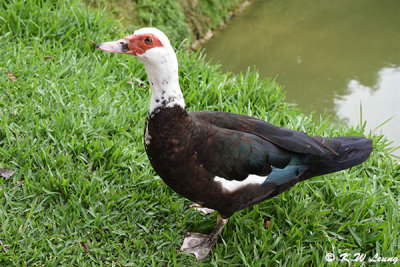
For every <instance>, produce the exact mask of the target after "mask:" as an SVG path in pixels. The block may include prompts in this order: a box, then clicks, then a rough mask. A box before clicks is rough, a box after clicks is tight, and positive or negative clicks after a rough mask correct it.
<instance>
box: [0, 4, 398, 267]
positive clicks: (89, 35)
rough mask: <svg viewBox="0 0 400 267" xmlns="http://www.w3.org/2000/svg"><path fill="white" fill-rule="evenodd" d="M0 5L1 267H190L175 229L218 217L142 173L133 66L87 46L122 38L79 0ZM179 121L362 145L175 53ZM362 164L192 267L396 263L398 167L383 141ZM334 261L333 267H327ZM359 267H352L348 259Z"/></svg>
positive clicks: (349, 131)
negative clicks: (252, 123)
mask: <svg viewBox="0 0 400 267" xmlns="http://www.w3.org/2000/svg"><path fill="white" fill-rule="evenodd" d="M9 2H11V3H5V2H3V3H2V4H0V21H1V24H0V33H1V34H0V40H1V43H2V45H1V46H0V64H1V65H0V88H1V89H0V169H2V168H6V169H9V170H13V171H15V174H14V175H13V176H11V177H10V178H0V193H1V198H0V227H1V231H0V241H1V243H0V265H1V266H12V265H16V266H25V265H26V266H41V265H44V266H71V265H73V266H90V265H91V266H99V265H107V266H109V265H114V266H149V265H153V266H160V265H168V266H170V265H189V266H190V265H194V264H195V259H194V257H193V256H190V255H185V254H179V253H178V252H177V251H178V249H179V247H180V244H181V242H182V241H183V237H184V233H185V232H186V231H193V232H194V231H198V232H203V233H207V232H209V231H210V230H211V229H212V227H213V225H214V224H215V219H216V215H215V214H213V215H210V216H208V217H204V216H203V215H201V214H199V213H197V212H195V211H193V210H190V209H188V206H189V204H190V202H188V201H187V200H185V199H184V198H182V197H180V196H178V195H177V194H176V193H174V192H173V191H172V190H171V189H169V188H168V187H167V186H164V184H163V182H162V180H160V179H159V178H157V176H156V174H155V173H154V171H153V170H152V168H151V166H150V164H149V162H148V160H147V156H146V155H145V152H144V148H143V125H144V120H145V117H146V114H147V110H148V104H149V89H148V84H147V80H146V74H145V72H144V68H143V66H142V65H140V64H139V63H138V62H137V61H135V60H134V58H132V57H128V56H125V55H113V54H106V53H102V52H99V51H96V50H95V49H94V44H93V42H102V41H105V40H114V39H116V38H120V37H121V36H124V34H125V32H124V29H123V27H122V26H121V25H120V24H118V23H116V22H113V21H110V20H108V19H106V18H107V16H106V15H105V14H103V13H102V12H100V11H96V10H92V9H88V8H86V7H85V5H84V4H82V3H80V2H76V1H65V3H61V2H60V1H54V2H51V1H39V0H34V1H26V2H25V1H22V0H16V1H9ZM178 57H179V61H180V79H181V84H182V88H184V96H185V99H186V103H187V106H188V109H189V110H201V109H210V110H221V111H230V112H236V113H243V114H249V115H253V116H256V117H259V118H261V119H265V120H268V121H269V122H271V123H273V124H277V125H280V126H284V127H287V128H292V129H296V130H302V131H306V132H308V133H310V134H311V135H323V136H339V135H363V129H362V127H357V128H348V127H346V126H343V125H340V124H337V123H336V124H332V122H331V121H330V120H328V119H327V118H322V119H321V122H318V123H316V122H315V118H313V117H311V116H307V115H304V114H303V113H302V112H301V111H299V110H298V109H296V107H294V106H292V105H289V104H287V103H286V102H285V99H284V96H283V95H282V93H281V92H280V87H279V85H277V84H276V83H275V82H274V81H272V80H260V79H258V76H257V73H255V72H248V73H246V74H242V75H231V74H226V73H221V72H220V71H219V70H218V67H217V66H213V65H210V64H208V63H207V62H206V61H205V60H204V58H203V56H202V55H201V54H200V53H190V52H188V51H186V50H183V49H180V50H179V51H178ZM371 138H373V140H374V146H375V150H374V152H373V154H372V156H371V158H370V159H369V160H368V161H367V162H366V163H365V164H363V165H362V166H358V167H355V168H352V169H351V170H346V171H343V172H340V173H336V174H332V175H326V176H322V177H318V178H315V179H312V180H309V181H307V182H304V183H302V184H299V185H297V186H295V187H294V188H293V189H291V190H290V191H288V192H286V193H284V194H281V195H279V196H277V197H275V198H273V199H271V200H270V201H266V202H264V203H262V204H260V205H257V206H255V207H253V208H251V209H247V210H244V211H241V212H238V213H237V214H236V215H234V216H233V217H232V219H231V221H230V222H229V223H228V225H227V227H226V228H225V229H224V231H223V232H222V237H221V242H219V244H218V246H217V248H216V249H215V250H214V253H213V254H212V256H211V257H209V258H208V259H207V260H206V261H205V262H204V263H198V265H202V264H204V265H212V266H217V265H218V266H220V265H224V264H230V265H231V266H243V265H247V266H261V265H271V266H276V265H288V266H301V265H315V266H320V265H323V264H326V262H325V260H324V257H325V255H326V253H327V252H333V253H334V254H335V255H336V256H337V257H338V256H339V254H341V253H345V252H347V253H351V254H353V253H357V252H359V253H366V254H367V256H368V257H372V256H373V255H375V254H376V253H378V254H379V255H381V256H386V257H390V256H399V254H400V244H399V240H400V229H399V228H400V226H399V225H400V214H399V203H400V202H399V201H400V199H399V195H400V187H399V186H400V184H399V180H398V179H399V176H400V166H399V165H398V164H397V163H396V162H395V161H394V160H393V158H392V157H390V156H389V155H388V153H387V151H388V149H387V148H386V141H385V139H384V137H382V136H372V137H371ZM336 263H338V261H336ZM353 264H355V265H357V263H355V262H353Z"/></svg>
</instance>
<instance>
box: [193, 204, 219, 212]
mask: <svg viewBox="0 0 400 267" xmlns="http://www.w3.org/2000/svg"><path fill="white" fill-rule="evenodd" d="M189 207H191V208H192V209H195V210H198V211H201V212H202V213H204V214H205V215H208V214H210V213H213V212H214V211H215V210H213V209H209V208H205V207H203V206H201V205H199V204H197V203H193V204H192V205H190V206H189Z"/></svg>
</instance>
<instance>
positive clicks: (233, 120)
mask: <svg viewBox="0 0 400 267" xmlns="http://www.w3.org/2000/svg"><path fill="white" fill-rule="evenodd" d="M146 129H147V134H148V135H149V136H151V141H150V142H149V143H148V144H146V152H147V154H148V156H149V159H150V162H151V164H152V166H153V168H154V169H155V170H156V172H157V173H158V174H159V175H160V177H161V178H162V179H163V180H164V181H165V183H166V184H167V185H169V186H170V187H171V188H172V189H174V190H175V191H176V192H177V193H179V194H180V195H182V196H184V197H186V198H188V199H190V200H192V201H194V202H196V203H199V204H200V205H203V206H205V207H208V208H212V209H215V210H217V211H219V212H220V214H221V215H222V216H223V217H225V218H227V217H229V216H230V215H232V214H233V213H234V212H235V211H237V210H240V209H243V208H246V207H249V206H251V205H254V204H256V203H259V202H261V201H263V200H265V199H268V198H271V197H273V196H275V195H277V194H279V193H281V192H283V191H285V190H287V189H289V188H290V187H292V186H293V185H295V184H296V183H297V182H299V181H303V180H305V179H308V178H310V177H313V176H318V175H322V174H327V173H331V172H336V171H340V170H343V169H346V168H350V167H352V166H355V165H357V164H360V163H362V162H363V161H365V160H366V159H367V158H368V157H369V155H370V153H371V151H372V142H371V140H369V139H366V138H363V137H335V138H322V137H319V136H314V137H310V136H308V135H307V134H305V133H303V132H298V131H293V130H288V129H284V128H280V127H277V126H274V125H271V124H269V123H267V122H265V121H262V120H259V119H256V118H253V117H249V116H244V115H237V114H232V113H224V112H214V111H200V112H190V113H188V112H186V110H185V109H184V108H182V107H179V106H175V107H172V108H160V109H158V110H156V111H155V112H153V113H152V114H150V115H149V117H148V119H147V121H146ZM250 174H255V175H260V176H268V178H267V179H266V180H265V182H264V183H262V184H252V183H249V184H247V185H244V186H243V187H240V188H238V189H236V190H233V191H227V190H225V189H224V188H223V187H222V186H221V184H220V183H219V182H216V181H215V180H214V177H222V178H224V179H226V180H236V181H243V180H244V179H246V178H247V177H248V176H249V175H250Z"/></svg>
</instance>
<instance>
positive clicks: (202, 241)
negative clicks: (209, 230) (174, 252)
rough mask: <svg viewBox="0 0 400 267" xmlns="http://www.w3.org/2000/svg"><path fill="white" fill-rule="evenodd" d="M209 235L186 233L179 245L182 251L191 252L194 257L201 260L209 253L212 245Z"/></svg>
mask: <svg viewBox="0 0 400 267" xmlns="http://www.w3.org/2000/svg"><path fill="white" fill-rule="evenodd" d="M214 244H215V242H214V243H213V242H212V240H210V236H209V235H203V234H199V233H187V234H186V236H185V239H184V240H183V244H182V247H181V251H182V252H186V253H192V254H194V255H195V256H196V259H198V260H203V259H205V258H206V257H207V255H208V254H209V253H210V251H211V249H212V247H213V245H214Z"/></svg>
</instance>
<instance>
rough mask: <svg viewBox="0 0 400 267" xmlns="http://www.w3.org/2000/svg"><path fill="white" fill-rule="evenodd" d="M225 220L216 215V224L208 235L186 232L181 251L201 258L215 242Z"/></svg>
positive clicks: (226, 220)
mask: <svg viewBox="0 0 400 267" xmlns="http://www.w3.org/2000/svg"><path fill="white" fill-rule="evenodd" d="M227 222H228V219H224V218H222V217H221V215H218V218H217V225H216V226H215V228H214V230H213V231H212V233H211V234H210V235H203V234H198V233H187V234H186V236H185V239H184V240H183V244H182V247H181V251H183V252H186V253H193V254H194V255H195V256H196V258H197V259H198V260H203V259H204V258H205V257H207V255H208V254H209V253H210V251H211V249H212V247H213V246H214V245H215V243H216V242H217V240H218V236H219V235H220V233H221V231H222V229H223V228H224V226H225V224H226V223H227Z"/></svg>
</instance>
